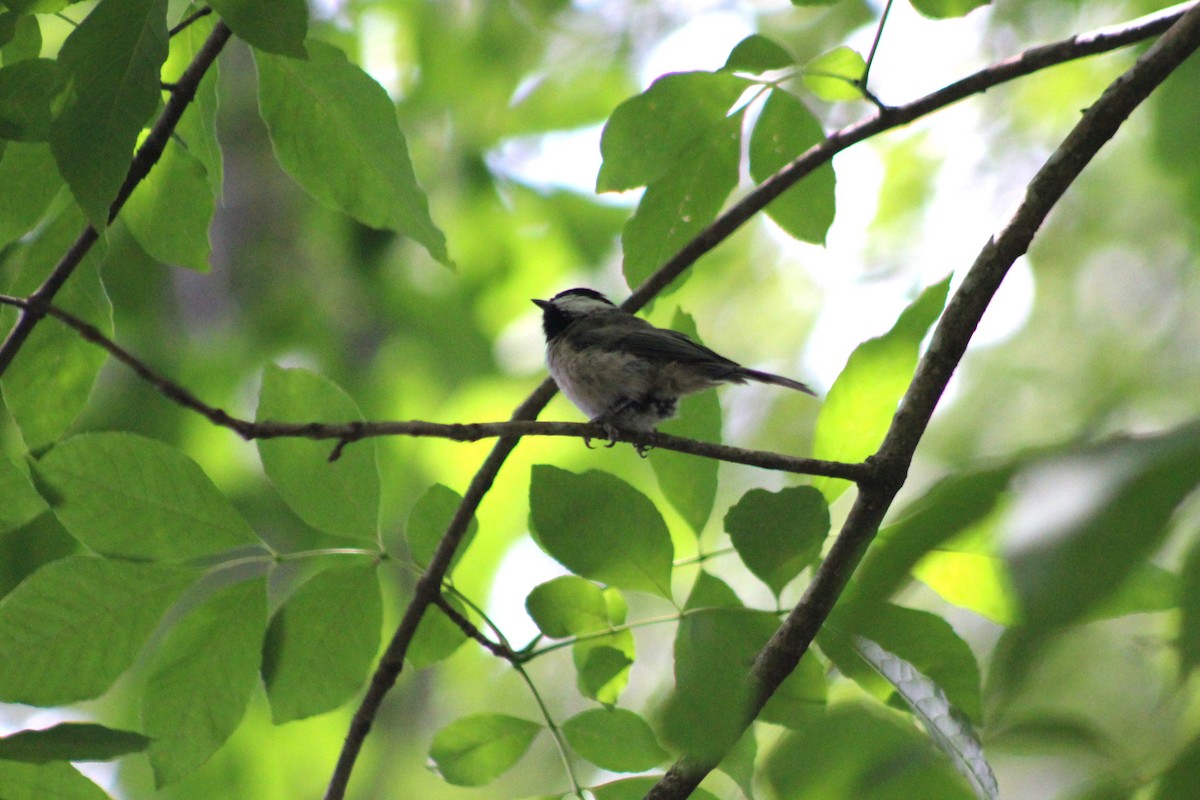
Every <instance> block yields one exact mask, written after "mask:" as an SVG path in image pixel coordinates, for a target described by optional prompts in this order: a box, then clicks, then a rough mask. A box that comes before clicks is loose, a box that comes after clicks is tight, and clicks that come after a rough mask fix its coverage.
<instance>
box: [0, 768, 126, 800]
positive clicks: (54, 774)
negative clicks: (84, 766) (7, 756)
mask: <svg viewBox="0 0 1200 800" xmlns="http://www.w3.org/2000/svg"><path fill="white" fill-rule="evenodd" d="M0 786H3V787H4V794H3V798H4V800H49V798H54V800H112V798H110V797H109V796H108V795H107V794H106V793H105V792H104V790H103V789H101V788H100V787H99V786H97V785H96V784H94V783H92V782H91V781H89V780H88V779H87V778H85V777H83V775H81V774H80V773H79V771H78V770H77V769H75V768H74V767H72V766H71V765H70V764H63V763H53V764H23V763H21V762H19V761H0Z"/></svg>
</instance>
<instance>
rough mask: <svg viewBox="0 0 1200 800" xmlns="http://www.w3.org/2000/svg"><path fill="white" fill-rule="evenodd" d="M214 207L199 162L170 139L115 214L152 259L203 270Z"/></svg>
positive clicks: (208, 246) (205, 265) (209, 247)
mask: <svg viewBox="0 0 1200 800" xmlns="http://www.w3.org/2000/svg"><path fill="white" fill-rule="evenodd" d="M214 208H215V203H214V201H213V195H212V192H211V191H210V190H209V181H208V176H207V175H206V174H205V169H204V166H203V165H202V164H201V163H200V161H199V160H198V159H197V158H196V157H195V156H193V155H192V154H191V153H190V152H189V151H187V150H185V149H184V148H183V147H181V146H180V145H178V144H176V143H175V142H174V141H173V140H172V141H170V142H168V144H167V147H166V149H165V150H164V151H163V154H162V158H160V159H159V162H158V165H157V166H155V168H154V170H153V171H152V172H151V173H150V175H149V176H148V177H147V178H146V180H144V181H142V182H141V183H140V184H138V187H137V189H135V190H134V192H133V194H132V195H131V196H130V197H129V200H128V202H126V203H125V207H124V208H123V209H121V219H122V220H123V221H124V222H125V224H126V226H128V228H129V232H130V233H131V234H133V238H135V239H136V240H137V242H138V244H140V245H141V246H142V249H143V250H145V251H146V252H147V253H149V254H150V255H151V256H153V257H154V258H155V259H156V260H158V261H161V262H162V263H164V264H170V265H177V266H181V267H187V268H189V269H194V270H197V271H199V272H206V271H207V270H208V257H209V254H210V252H211V250H212V247H211V245H210V244H209V242H208V227H209V225H210V224H211V222H212V215H213V210H214Z"/></svg>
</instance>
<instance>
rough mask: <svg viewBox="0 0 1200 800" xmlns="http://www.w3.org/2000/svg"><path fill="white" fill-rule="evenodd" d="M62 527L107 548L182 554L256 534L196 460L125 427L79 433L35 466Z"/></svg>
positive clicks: (100, 549)
mask: <svg viewBox="0 0 1200 800" xmlns="http://www.w3.org/2000/svg"><path fill="white" fill-rule="evenodd" d="M35 470H36V474H37V477H38V479H39V481H40V483H41V485H42V486H43V487H44V488H43V493H44V494H45V495H46V497H47V499H48V500H49V502H50V505H51V507H52V508H53V510H54V514H55V515H56V516H57V517H58V519H59V521H60V522H62V524H63V527H64V528H66V529H67V530H68V531H70V533H71V535H72V536H74V537H75V538H76V539H78V540H79V541H81V542H83V543H84V544H85V545H87V546H88V547H89V548H91V549H92V550H94V551H96V552H97V553H101V554H104V555H109V556H122V557H127V558H145V559H155V560H162V559H187V558H195V557H196V556H204V555H211V554H213V553H219V552H221V551H223V550H229V549H231V548H234V547H237V546H238V545H244V544H248V543H251V542H254V541H255V538H254V532H253V531H252V530H251V529H250V526H249V525H248V524H247V523H246V521H245V519H243V518H242V516H241V515H240V514H238V513H237V511H235V510H234V508H233V506H232V505H231V504H230V503H229V501H228V500H226V499H225V496H224V495H222V494H221V492H220V491H219V490H218V489H217V487H216V486H214V485H213V483H212V481H211V480H209V478H208V476H207V475H205V474H204V472H203V470H201V469H200V466H199V465H198V464H196V462H194V461H192V460H191V459H190V458H188V457H187V456H186V455H185V454H184V453H182V452H180V451H179V450H176V449H175V448H174V447H171V446H170V445H167V444H163V443H162V442H159V441H156V440H154V439H146V438H144V437H141V436H136V435H134V434H132V433H84V434H80V435H78V436H72V437H71V438H69V439H66V440H64V441H63V442H61V443H59V444H57V445H55V447H54V448H53V449H52V450H51V451H50V452H49V453H47V454H46V455H45V456H44V457H43V458H42V459H41V460H40V461H38V462H37V465H36V466H35Z"/></svg>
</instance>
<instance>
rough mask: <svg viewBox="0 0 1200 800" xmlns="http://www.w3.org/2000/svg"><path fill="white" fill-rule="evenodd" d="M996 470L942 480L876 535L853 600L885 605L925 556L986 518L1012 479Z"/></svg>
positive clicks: (1004, 469)
mask: <svg viewBox="0 0 1200 800" xmlns="http://www.w3.org/2000/svg"><path fill="white" fill-rule="evenodd" d="M1012 473H1013V467H1012V466H1002V467H996V468H991V469H983V470H979V471H972V472H964V473H960V474H956V475H951V476H949V477H946V478H943V479H942V480H941V481H938V482H937V483H936V484H934V485H933V486H932V487H931V488H930V489H929V490H928V491H927V492H926V493H925V494H924V495H922V496H921V497H919V498H918V499H916V500H914V501H912V502H910V503H909V504H908V505H906V506H905V507H904V509H903V510H902V511H901V512H900V513H899V514H898V515H897V516H896V520H895V521H894V522H892V523H891V524H890V525H887V526H886V527H884V528H883V529H881V530H880V532H879V539H878V541H877V542H876V543H875V545H874V546H873V547H872V548H871V550H870V551H869V552H868V553H867V557H866V559H865V560H864V561H863V565H862V567H861V568H860V569H859V571H858V578H857V580H856V582H855V584H854V585H853V589H854V593H855V596H858V597H863V598H868V599H871V600H887V599H888V598H889V597H891V596H892V594H893V593H895V592H896V590H898V589H899V588H901V586H902V585H903V584H904V583H905V582H906V581H907V580H908V577H909V572H910V570H912V569H913V568H914V567H915V566H916V565H917V564H918V563H919V562H920V561H921V559H922V558H924V557H925V556H926V554H928V553H930V552H931V551H933V550H935V549H936V548H938V547H941V546H942V545H944V544H945V543H946V542H948V541H950V540H951V539H953V538H954V537H955V536H957V535H958V534H959V533H961V532H962V531H963V530H965V529H967V528H968V527H970V526H971V525H974V524H975V523H977V522H978V521H979V520H981V519H982V518H984V517H985V516H986V515H987V514H989V513H991V511H992V509H993V508H994V507H995V506H996V502H997V501H998V500H999V498H1000V497H1001V494H1002V493H1003V492H1004V490H1005V489H1006V488H1007V486H1008V482H1009V480H1010V479H1011V478H1012Z"/></svg>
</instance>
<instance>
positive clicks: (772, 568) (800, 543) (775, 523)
mask: <svg viewBox="0 0 1200 800" xmlns="http://www.w3.org/2000/svg"><path fill="white" fill-rule="evenodd" d="M725 531H726V533H728V534H729V538H730V539H731V540H732V541H733V546H734V547H735V548H736V549H737V552H738V555H739V556H741V559H742V561H743V562H744V563H745V564H746V566H747V567H748V568H749V569H750V571H751V572H753V573H754V574H755V575H756V576H757V577H758V578H759V580H761V581H762V582H763V583H765V584H767V586H769V587H770V588H771V591H772V592H774V593H775V595H776V596H777V597H778V596H779V593H780V592H782V591H783V587H785V586H787V585H788V583H790V582H791V581H792V579H793V578H795V577H796V576H797V575H799V574H800V571H801V570H802V569H804V568H805V567H807V566H809V565H810V564H812V563H813V562H814V561H815V560H816V558H817V556H819V555H820V554H821V544H822V543H823V542H824V541H825V537H826V535H828V533H829V506H827V505H826V504H825V498H823V497H822V496H821V493H820V492H818V491H817V490H816V489H814V488H812V487H811V486H794V487H790V488H787V489H782V490H780V491H778V492H768V491H766V490H765V489H751V490H750V491H748V492H746V494H744V495H742V498H741V499H740V500H738V502H737V503H736V504H735V505H734V506H733V507H732V508H730V509H729V511H728V513H726V515H725Z"/></svg>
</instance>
